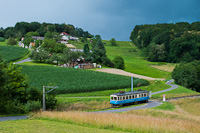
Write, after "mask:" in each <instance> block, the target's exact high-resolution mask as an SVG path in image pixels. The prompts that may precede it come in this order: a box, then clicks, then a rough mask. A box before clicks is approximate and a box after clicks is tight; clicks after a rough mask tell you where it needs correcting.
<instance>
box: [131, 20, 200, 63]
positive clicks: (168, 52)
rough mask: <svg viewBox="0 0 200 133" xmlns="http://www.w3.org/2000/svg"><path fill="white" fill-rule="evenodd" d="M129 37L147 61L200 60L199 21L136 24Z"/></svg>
mask: <svg viewBox="0 0 200 133" xmlns="http://www.w3.org/2000/svg"><path fill="white" fill-rule="evenodd" d="M130 39H131V40H132V41H133V43H134V44H135V45H136V46H137V47H138V48H140V49H141V50H142V51H143V55H144V56H145V57H146V58H147V59H148V60H149V61H153V62H190V61H193V60H200V22H193V23H191V24H189V23H187V22H179V23H175V24H172V23H171V24H154V25H136V26H135V28H134V29H133V31H132V32H131V36H130Z"/></svg>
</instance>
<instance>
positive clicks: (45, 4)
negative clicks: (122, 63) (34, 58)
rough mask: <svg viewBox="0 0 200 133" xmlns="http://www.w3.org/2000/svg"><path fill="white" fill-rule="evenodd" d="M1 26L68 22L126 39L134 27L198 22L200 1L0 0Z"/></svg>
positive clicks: (109, 37)
mask: <svg viewBox="0 0 200 133" xmlns="http://www.w3.org/2000/svg"><path fill="white" fill-rule="evenodd" d="M0 5H1V8H0V12H1V17H0V26H3V27H7V26H14V24H15V23H16V22H18V21H28V22H32V21H39V22H51V23H64V22H65V23H66V24H68V23H70V24H73V25H75V26H77V27H81V28H83V29H84V30H88V31H89V32H91V33H92V34H100V35H101V36H102V38H103V39H111V38H112V37H114V38H116V39H117V40H129V36H130V33H131V31H132V29H133V28H134V26H135V25H140V24H156V23H175V22H180V21H186V22H194V21H199V20H200V17H199V14H200V8H199V5H200V1H199V0H57V1H53V0H52V1H51V0H34V1H33V0H18V1H15V0H0Z"/></svg>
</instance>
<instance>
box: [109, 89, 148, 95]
mask: <svg viewBox="0 0 200 133" xmlns="http://www.w3.org/2000/svg"><path fill="white" fill-rule="evenodd" d="M148 92H149V91H146V90H144V91H129V92H123V93H120V92H118V93H113V94H112V95H117V96H124V95H133V94H140V93H148Z"/></svg>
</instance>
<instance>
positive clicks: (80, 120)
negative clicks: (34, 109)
mask: <svg viewBox="0 0 200 133" xmlns="http://www.w3.org/2000/svg"><path fill="white" fill-rule="evenodd" d="M35 118H46V119H51V120H60V121H65V122H69V123H74V124H77V125H90V126H95V127H98V128H104V129H116V130H122V131H131V132H188V131H189V132H198V131H199V130H200V127H199V124H200V123H199V122H198V123H197V122H193V121H187V120H177V119H171V118H155V117H152V116H138V115H134V114H111V113H84V112H40V113H37V114H35Z"/></svg>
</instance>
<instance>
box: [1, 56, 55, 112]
mask: <svg viewBox="0 0 200 133" xmlns="http://www.w3.org/2000/svg"><path fill="white" fill-rule="evenodd" d="M41 100H42V92H40V91H39V90H37V89H36V88H31V89H30V90H28V80H27V77H26V76H24V75H23V74H22V73H21V68H20V67H17V66H16V65H13V64H12V63H10V65H7V64H6V63H5V62H3V60H2V59H1V57H0V114H22V113H27V112H29V111H35V110H39V109H40V108H41V103H42V102H41ZM46 100H47V109H53V108H54V107H55V105H56V102H57V101H56V100H55V94H54V93H51V94H47V98H46Z"/></svg>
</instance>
